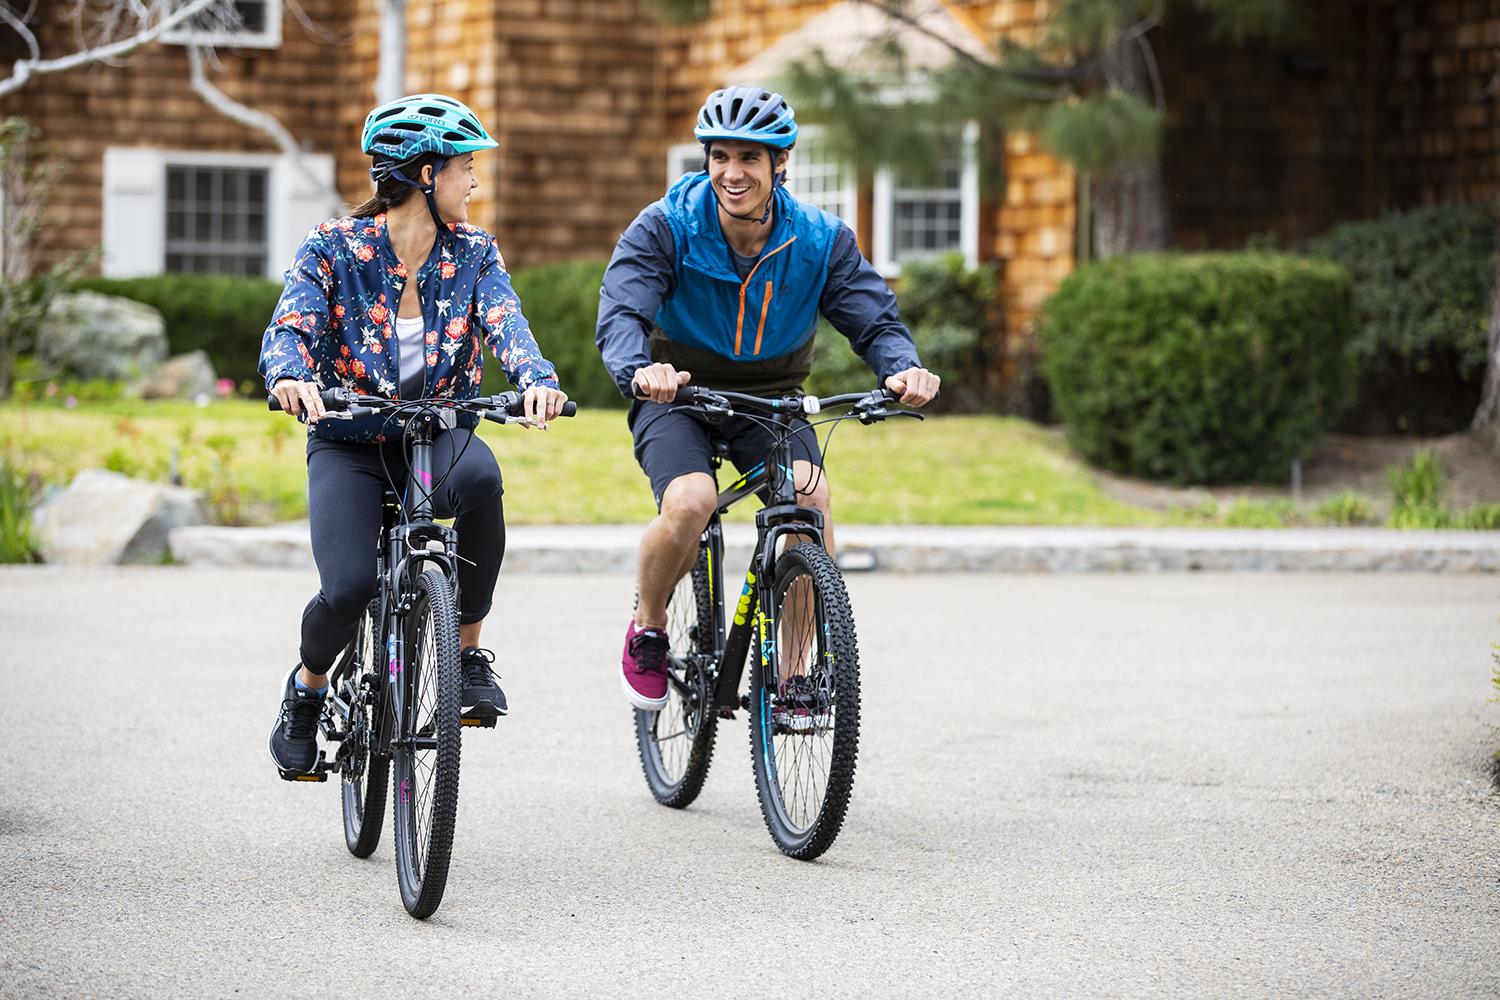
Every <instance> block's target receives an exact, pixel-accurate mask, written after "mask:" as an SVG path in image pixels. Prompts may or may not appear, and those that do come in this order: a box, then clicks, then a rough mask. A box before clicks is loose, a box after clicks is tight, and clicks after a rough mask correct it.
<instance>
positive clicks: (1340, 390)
mask: <svg viewBox="0 0 1500 1000" xmlns="http://www.w3.org/2000/svg"><path fill="white" fill-rule="evenodd" d="M1352 324H1353V317H1352V311H1351V306H1350V283H1349V277H1348V275H1347V274H1345V272H1344V271H1343V269H1342V268H1340V267H1338V266H1337V265H1335V264H1330V263H1326V262H1323V261H1312V260H1306V259H1303V258H1298V257H1293V256H1289V255H1281V254H1266V253H1238V254H1196V255H1178V254H1149V255H1140V256H1133V257H1117V258H1114V259H1111V260H1108V261H1104V262H1102V263H1098V264H1094V265H1091V266H1088V267H1085V268H1083V269H1081V270H1079V271H1078V272H1077V273H1075V274H1074V275H1072V276H1071V277H1069V278H1068V279H1067V280H1066V281H1064V282H1063V284H1062V286H1061V287H1060V288H1059V289H1058V291H1057V292H1056V293H1055V294H1054V295H1053V296H1052V298H1051V299H1050V300H1049V301H1048V302H1047V304H1046V306H1045V308H1044V310H1043V315H1042V319H1041V331H1042V339H1043V350H1044V357H1043V367H1044V370H1045V372H1046V376H1047V379H1048V381H1049V383H1050V384H1051V388H1052V392H1053V394H1054V399H1055V402H1056V406H1057V409H1058V412H1059V413H1060V414H1061V416H1062V418H1063V422H1064V423H1065V424H1066V426H1067V430H1068V437H1069V439H1070V441H1071V442H1072V443H1073V446H1074V447H1075V448H1077V449H1078V451H1079V452H1080V453H1082V454H1083V455H1084V456H1085V457H1086V458H1088V459H1089V460H1090V461H1092V462H1094V463H1096V464H1097V465H1100V466H1102V467H1104V468H1106V469H1110V470H1112V471H1115V472H1120V473H1125V474H1128V475H1136V476H1144V477H1147V478H1151V479H1162V480H1168V481H1172V482H1181V483H1186V482H1193V483H1223V482H1244V481H1255V480H1273V479H1277V478H1279V477H1282V476H1285V475H1286V472H1287V465H1288V463H1289V462H1290V460H1291V459H1293V458H1295V457H1297V456H1299V455H1301V454H1302V452H1303V451H1304V450H1305V449H1306V448H1307V446H1308V445H1309V444H1311V443H1312V442H1313V441H1314V440H1315V439H1316V438H1318V437H1319V436H1320V435H1321V434H1323V433H1324V432H1325V431H1326V430H1327V429H1328V428H1329V426H1330V425H1331V424H1332V423H1333V421H1334V420H1335V419H1336V418H1337V417H1338V415H1339V412H1340V410H1341V409H1342V408H1343V406H1344V405H1345V404H1346V403H1347V401H1348V399H1349V396H1350V393H1351V389H1352V385H1353V365H1352V363H1351V361H1350V359H1349V353H1348V342H1349V338H1350V336H1351V329H1352Z"/></svg>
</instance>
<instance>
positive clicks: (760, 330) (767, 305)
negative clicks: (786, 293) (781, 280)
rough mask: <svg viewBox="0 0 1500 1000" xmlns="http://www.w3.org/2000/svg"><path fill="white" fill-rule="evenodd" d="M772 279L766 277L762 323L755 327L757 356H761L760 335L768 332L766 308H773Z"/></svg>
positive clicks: (761, 315)
mask: <svg viewBox="0 0 1500 1000" xmlns="http://www.w3.org/2000/svg"><path fill="white" fill-rule="evenodd" d="M772 291H773V289H772V288H771V281H770V279H769V278H767V279H766V297H765V298H763V299H761V300H760V325H759V326H757V327H756V328H755V356H756V357H760V336H761V334H763V333H765V332H766V310H768V309H770V308H771V292H772Z"/></svg>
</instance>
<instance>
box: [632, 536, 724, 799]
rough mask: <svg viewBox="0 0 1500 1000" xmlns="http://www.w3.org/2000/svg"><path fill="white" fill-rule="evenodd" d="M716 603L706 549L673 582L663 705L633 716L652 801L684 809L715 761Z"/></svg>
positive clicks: (700, 551) (668, 607)
mask: <svg viewBox="0 0 1500 1000" xmlns="http://www.w3.org/2000/svg"><path fill="white" fill-rule="evenodd" d="M713 615H714V602H713V595H712V591H711V589H710V586H709V577H708V549H707V548H706V547H700V548H699V550H698V561H697V562H696V563H694V564H693V569H692V572H690V573H687V574H686V575H684V576H683V578H682V579H681V580H679V581H677V589H676V590H674V591H673V592H672V596H671V598H670V599H669V600H668V602H667V636H668V639H669V640H670V642H671V649H672V658H671V661H670V662H669V664H668V666H667V705H666V707H665V708H663V709H661V710H660V711H657V712H643V711H641V710H640V709H636V710H635V742H636V746H637V747H638V748H639V750H640V754H641V770H642V771H644V772H645V775H646V784H647V785H648V786H649V787H650V788H651V794H652V796H653V797H655V799H656V801H658V802H660V803H661V804H662V805H664V806H671V807H672V808H674V809H683V808H686V807H687V806H688V805H690V804H691V803H692V801H693V800H694V799H696V798H697V797H698V793H699V792H701V791H702V790H703V782H704V780H705V779H706V778H707V777H708V765H709V763H710V761H711V760H712V759H713V753H714V733H715V732H716V731H717V728H718V722H719V719H718V716H717V715H715V714H714V712H713V709H712V707H711V706H710V704H709V702H710V700H711V698H712V694H713V680H714V677H715V676H716V672H715V669H714V617H713Z"/></svg>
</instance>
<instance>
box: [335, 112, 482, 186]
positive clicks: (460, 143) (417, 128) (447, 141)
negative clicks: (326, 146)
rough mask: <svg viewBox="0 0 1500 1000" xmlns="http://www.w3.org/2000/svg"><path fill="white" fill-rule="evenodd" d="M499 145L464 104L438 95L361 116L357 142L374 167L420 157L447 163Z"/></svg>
mask: <svg viewBox="0 0 1500 1000" xmlns="http://www.w3.org/2000/svg"><path fill="white" fill-rule="evenodd" d="M499 145H500V144H499V143H498V142H496V141H495V140H494V139H491V138H490V136H489V133H488V132H486V131H485V130H484V126H483V125H481V124H479V116H478V115H476V114H475V113H474V112H473V111H470V110H469V108H468V106H467V105H466V104H464V103H463V102H462V101H455V100H454V99H453V98H451V97H444V96H443V95H442V94H413V95H412V96H410V97H402V98H398V99H396V100H394V101H391V102H390V103H388V104H382V105H381V106H380V107H378V108H376V109H375V110H374V111H371V112H370V113H369V114H368V115H366V116H365V131H364V136H363V137H362V138H361V140H360V148H361V149H363V150H364V151H365V152H366V153H369V154H370V155H371V156H373V157H375V158H376V161H377V167H378V166H381V165H382V164H381V162H380V161H386V162H388V163H394V164H402V163H405V162H407V161H408V160H411V159H413V158H414V157H417V156H421V155H422V154H423V153H436V154H437V155H438V156H441V157H442V158H443V159H449V158H451V157H454V156H457V155H459V154H460V153H472V152H475V151H476V150H480V149H494V148H495V147H497V146H499ZM372 172H373V171H372ZM376 179H377V180H378V179H379V178H376Z"/></svg>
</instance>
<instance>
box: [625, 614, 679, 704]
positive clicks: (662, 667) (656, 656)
mask: <svg viewBox="0 0 1500 1000" xmlns="http://www.w3.org/2000/svg"><path fill="white" fill-rule="evenodd" d="M667 648H668V643H667V633H665V632H663V631H662V630H661V629H656V628H639V629H638V628H636V627H635V622H634V621H632V622H631V623H630V627H629V628H628V629H626V630H625V653H624V655H623V656H622V657H621V658H620V687H622V688H624V689H625V698H626V700H628V701H629V702H630V703H631V704H632V705H634V706H635V707H636V708H639V709H640V710H641V711H643V712H660V711H661V710H662V709H664V708H666V707H667Z"/></svg>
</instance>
